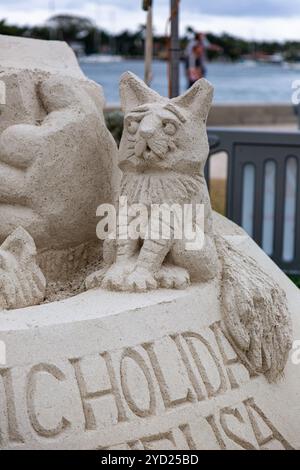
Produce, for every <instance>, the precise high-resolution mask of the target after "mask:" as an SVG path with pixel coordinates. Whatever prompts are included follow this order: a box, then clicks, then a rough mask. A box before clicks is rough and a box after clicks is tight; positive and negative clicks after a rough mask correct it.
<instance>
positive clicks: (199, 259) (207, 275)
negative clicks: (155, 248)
mask: <svg viewBox="0 0 300 470" xmlns="http://www.w3.org/2000/svg"><path fill="white" fill-rule="evenodd" d="M188 247H189V245H188V243H187V241H186V240H175V241H174V244H173V246H172V249H171V251H170V255H169V259H170V261H171V262H172V263H173V264H174V265H175V267H176V266H179V267H181V268H184V269H185V270H187V271H188V273H189V277H190V280H191V282H207V281H209V280H211V279H214V278H215V277H216V276H217V275H218V273H219V271H220V264H219V259H218V254H217V250H216V246H215V241H214V238H213V236H210V235H207V234H206V235H205V238H204V244H203V247H202V248H201V249H192V250H190V249H188Z"/></svg>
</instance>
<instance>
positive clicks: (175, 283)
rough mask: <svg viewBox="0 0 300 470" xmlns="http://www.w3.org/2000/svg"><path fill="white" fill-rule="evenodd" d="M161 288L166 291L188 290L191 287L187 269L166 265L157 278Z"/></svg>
mask: <svg viewBox="0 0 300 470" xmlns="http://www.w3.org/2000/svg"><path fill="white" fill-rule="evenodd" d="M155 277H156V279H157V281H158V284H159V286H160V287H163V288H165V289H186V288H187V287H188V286H189V285H190V276H189V273H188V271H187V270H186V269H184V268H180V267H179V266H174V265H171V264H165V265H163V266H162V267H161V269H160V270H159V272H158V273H157V275H156V276H155Z"/></svg>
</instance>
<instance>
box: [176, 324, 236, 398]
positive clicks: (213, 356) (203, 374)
mask: <svg viewBox="0 0 300 470" xmlns="http://www.w3.org/2000/svg"><path fill="white" fill-rule="evenodd" d="M182 337H183V338H184V339H185V341H186V343H187V345H188V347H189V350H190V352H191V355H192V357H193V359H194V361H195V364H196V366H197V369H198V371H199V374H200V376H201V378H202V380H203V383H204V386H205V388H206V391H207V396H208V397H209V398H210V397H215V396H217V395H218V394H220V393H224V392H226V389H227V386H226V378H225V375H224V372H223V369H222V365H221V363H220V359H219V358H218V356H217V355H216V353H215V352H214V350H213V348H212V347H211V345H210V344H209V342H208V341H207V340H206V339H205V338H203V336H201V335H200V334H199V333H194V332H186V333H183V334H182ZM192 339H197V340H198V341H200V342H201V343H202V345H203V346H204V347H205V348H206V349H207V351H208V353H209V355H210V357H211V359H212V360H213V362H214V363H215V366H216V368H217V371H218V374H219V378H220V385H219V387H218V388H217V389H214V387H213V385H212V384H211V382H210V380H209V378H208V375H207V373H206V369H205V367H204V365H203V363H202V361H201V358H200V357H199V354H198V353H197V351H196V348H195V346H194V344H193V342H192Z"/></svg>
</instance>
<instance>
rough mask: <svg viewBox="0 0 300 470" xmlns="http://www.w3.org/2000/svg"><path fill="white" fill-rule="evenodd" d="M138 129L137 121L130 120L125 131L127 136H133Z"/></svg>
mask: <svg viewBox="0 0 300 470" xmlns="http://www.w3.org/2000/svg"><path fill="white" fill-rule="evenodd" d="M138 128H139V123H138V122H137V121H133V120H131V121H129V122H128V124H127V130H128V132H129V134H135V133H136V131H137V130H138Z"/></svg>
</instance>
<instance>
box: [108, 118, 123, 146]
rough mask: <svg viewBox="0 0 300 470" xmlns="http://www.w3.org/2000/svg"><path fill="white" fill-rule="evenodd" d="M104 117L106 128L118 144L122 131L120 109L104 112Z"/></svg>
mask: <svg viewBox="0 0 300 470" xmlns="http://www.w3.org/2000/svg"><path fill="white" fill-rule="evenodd" d="M104 117H105V121H106V125H107V128H108V129H109V131H110V132H111V134H112V136H113V137H114V139H115V141H116V142H117V144H118V145H119V143H120V141H121V137H122V133H123V119H124V114H123V113H122V112H121V111H111V112H106V113H104Z"/></svg>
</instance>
